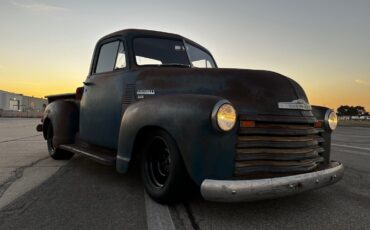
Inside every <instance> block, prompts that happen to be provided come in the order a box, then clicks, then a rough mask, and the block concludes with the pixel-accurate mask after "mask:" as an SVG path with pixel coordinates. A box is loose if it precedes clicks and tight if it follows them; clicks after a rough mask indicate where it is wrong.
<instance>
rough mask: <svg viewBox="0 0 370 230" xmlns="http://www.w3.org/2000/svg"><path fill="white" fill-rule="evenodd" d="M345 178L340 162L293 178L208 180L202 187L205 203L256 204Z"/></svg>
mask: <svg viewBox="0 0 370 230" xmlns="http://www.w3.org/2000/svg"><path fill="white" fill-rule="evenodd" d="M343 174H344V167H343V165H342V164H341V163H339V162H331V163H330V164H329V166H328V167H327V168H326V169H323V170H320V171H316V172H310V173H304V174H299V175H294V176H286V177H277V178H270V179H259V180H209V179H206V180H204V181H203V182H202V184H201V193H202V196H203V198H204V199H206V200H209V201H218V202H240V201H255V200H263V199H270V198H277V197H283V196H289V195H294V194H297V193H301V192H304V191H309V190H313V189H317V188H321V187H324V186H327V185H330V184H334V183H336V182H338V181H339V180H340V179H341V178H342V177H343Z"/></svg>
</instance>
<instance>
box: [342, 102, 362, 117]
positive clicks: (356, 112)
mask: <svg viewBox="0 0 370 230" xmlns="http://www.w3.org/2000/svg"><path fill="white" fill-rule="evenodd" d="M337 112H338V115H339V116H362V115H365V114H366V113H367V112H366V110H365V108H364V107H363V106H359V105H357V106H349V105H341V106H339V107H338V109H337Z"/></svg>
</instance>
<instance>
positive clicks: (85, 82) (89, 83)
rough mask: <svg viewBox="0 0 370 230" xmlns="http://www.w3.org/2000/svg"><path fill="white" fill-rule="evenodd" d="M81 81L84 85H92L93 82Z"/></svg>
mask: <svg viewBox="0 0 370 230" xmlns="http://www.w3.org/2000/svg"><path fill="white" fill-rule="evenodd" d="M83 83H84V85H86V86H90V85H94V83H92V82H88V81H84V82H83Z"/></svg>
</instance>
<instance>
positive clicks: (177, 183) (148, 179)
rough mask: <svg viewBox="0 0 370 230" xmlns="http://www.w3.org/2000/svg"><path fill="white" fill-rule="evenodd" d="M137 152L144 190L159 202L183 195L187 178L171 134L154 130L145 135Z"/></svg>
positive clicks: (179, 199)
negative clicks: (139, 156) (142, 143)
mask: <svg viewBox="0 0 370 230" xmlns="http://www.w3.org/2000/svg"><path fill="white" fill-rule="evenodd" d="M141 152H142V155H141V175H142V179H143V182H144V186H145V189H146V191H147V193H148V194H149V195H150V196H151V197H152V198H153V199H154V200H156V201H158V202H160V203H173V202H177V201H181V200H183V199H185V197H186V191H187V190H189V188H190V183H188V182H189V181H190V179H189V177H188V174H187V172H186V169H185V166H184V163H183V160H182V158H181V155H180V152H179V150H178V147H177V145H176V143H175V141H174V140H173V138H172V137H171V136H170V135H169V134H168V133H167V132H165V131H163V130H157V131H155V132H154V133H152V134H151V135H149V136H147V137H146V139H145V143H144V145H143V147H142V150H141Z"/></svg>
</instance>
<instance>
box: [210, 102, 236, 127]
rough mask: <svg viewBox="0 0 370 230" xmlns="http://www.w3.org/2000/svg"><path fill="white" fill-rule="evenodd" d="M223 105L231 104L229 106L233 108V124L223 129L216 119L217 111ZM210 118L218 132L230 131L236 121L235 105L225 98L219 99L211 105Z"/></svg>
mask: <svg viewBox="0 0 370 230" xmlns="http://www.w3.org/2000/svg"><path fill="white" fill-rule="evenodd" d="M224 105H228V106H231V108H232V109H233V112H234V114H235V119H234V124H233V125H232V127H231V128H229V129H223V128H222V127H220V124H219V123H220V122H219V120H218V113H219V111H220V109H221V107H222V106H224ZM211 120H212V126H213V127H214V128H215V129H216V130H218V131H220V132H229V131H231V130H233V129H234V128H235V125H236V123H237V111H236V109H235V107H234V106H233V105H232V104H231V103H230V102H229V101H228V100H225V99H224V100H220V101H218V102H217V103H216V104H215V105H214V106H213V110H212V114H211Z"/></svg>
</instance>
